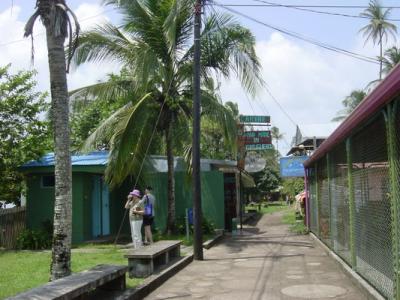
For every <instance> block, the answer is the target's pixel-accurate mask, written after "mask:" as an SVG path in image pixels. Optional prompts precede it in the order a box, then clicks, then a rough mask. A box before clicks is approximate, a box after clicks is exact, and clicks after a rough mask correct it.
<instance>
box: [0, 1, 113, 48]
mask: <svg viewBox="0 0 400 300" xmlns="http://www.w3.org/2000/svg"><path fill="white" fill-rule="evenodd" d="M113 10H114V8H110V9H107V10H105V11H103V12H101V13H98V14H97V15H93V16H90V17H86V18H83V19H81V20H79V22H85V21H87V20H90V19H93V18H96V17H98V16H101V15H102V14H104V13H108V12H110V11H113ZM45 33H46V32H45V31H43V32H39V33H37V34H35V35H33V37H34V38H35V37H38V36H41V35H44V34H45ZM25 41H29V40H28V39H19V40H14V41H10V42H7V43H4V44H0V47H6V46H9V45H12V44H17V43H21V42H25Z"/></svg>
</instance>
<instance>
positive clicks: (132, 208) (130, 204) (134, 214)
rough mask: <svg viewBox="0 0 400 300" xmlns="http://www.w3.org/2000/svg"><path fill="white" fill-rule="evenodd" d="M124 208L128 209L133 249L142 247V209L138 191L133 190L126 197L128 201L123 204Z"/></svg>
mask: <svg viewBox="0 0 400 300" xmlns="http://www.w3.org/2000/svg"><path fill="white" fill-rule="evenodd" d="M125 208H126V209H129V224H130V225H131V235H132V243H133V248H134V249H136V248H139V247H141V246H142V232H141V230H142V223H143V213H144V207H143V202H142V201H140V191H139V190H133V191H132V192H130V193H129V195H128V200H127V201H126V203H125Z"/></svg>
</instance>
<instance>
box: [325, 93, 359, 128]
mask: <svg viewBox="0 0 400 300" xmlns="http://www.w3.org/2000/svg"><path fill="white" fill-rule="evenodd" d="M366 96H367V93H366V92H365V91H363V90H354V91H352V92H351V93H350V95H348V96H346V98H344V100H343V101H342V104H343V106H344V109H342V110H340V111H339V112H338V113H337V116H336V117H335V118H333V119H332V121H333V122H337V121H342V120H344V119H346V117H347V116H348V115H350V114H351V113H352V111H353V110H354V109H355V108H356V107H357V105H358V104H360V103H361V101H362V100H363V99H364V98H365V97H366Z"/></svg>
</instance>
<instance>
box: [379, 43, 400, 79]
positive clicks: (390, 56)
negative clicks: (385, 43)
mask: <svg viewBox="0 0 400 300" xmlns="http://www.w3.org/2000/svg"><path fill="white" fill-rule="evenodd" d="M399 62H400V48H397V47H396V46H393V47H392V48H389V49H387V50H386V51H385V55H384V57H383V58H382V63H383V70H382V72H383V74H385V75H387V74H388V73H389V72H390V71H391V70H392V69H393V68H394V67H395V66H396V65H397V64H398V63H399Z"/></svg>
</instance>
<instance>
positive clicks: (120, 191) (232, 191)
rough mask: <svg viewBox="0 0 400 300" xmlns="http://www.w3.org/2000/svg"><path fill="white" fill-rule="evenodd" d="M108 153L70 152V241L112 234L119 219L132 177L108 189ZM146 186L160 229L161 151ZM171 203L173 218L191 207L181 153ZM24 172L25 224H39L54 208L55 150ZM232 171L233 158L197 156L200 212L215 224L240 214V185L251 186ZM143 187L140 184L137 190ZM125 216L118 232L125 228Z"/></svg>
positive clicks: (163, 212)
mask: <svg viewBox="0 0 400 300" xmlns="http://www.w3.org/2000/svg"><path fill="white" fill-rule="evenodd" d="M107 160H108V152H106V151H100V152H92V153H89V154H86V155H73V156H72V210H73V212H72V241H73V243H80V242H83V241H88V240H93V239H96V238H99V237H104V236H113V235H116V234H117V232H118V229H119V226H120V224H121V222H122V220H123V217H124V214H125V209H124V204H125V201H126V196H127V194H128V193H129V191H131V190H132V188H133V185H134V180H133V178H131V179H128V180H126V181H125V182H124V184H122V185H121V186H120V187H118V188H115V189H113V190H110V189H109V188H108V186H107V184H106V183H105V182H104V170H105V168H106V165H107ZM149 167H150V168H151V171H150V172H147V176H146V180H145V181H146V185H151V186H152V187H153V190H154V195H155V196H156V199H157V201H156V207H155V214H156V216H155V226H156V228H157V229H159V230H161V231H162V230H163V229H164V228H165V224H166V219H167V161H166V158H165V157H163V156H152V157H151V159H150V162H149ZM174 169H175V197H176V200H175V206H176V216H177V218H182V217H183V216H184V215H185V211H186V209H188V208H191V207H192V192H191V181H190V179H189V178H188V177H187V173H186V167H185V164H184V161H183V159H182V158H176V159H175V162H174ZM21 171H22V172H23V173H24V174H25V175H26V183H27V195H26V208H27V210H26V211H27V219H26V222H27V227H28V228H31V229H39V228H40V227H41V226H42V224H43V223H44V222H46V221H48V220H50V221H51V222H52V221H53V212H54V154H53V153H49V154H47V155H45V156H44V157H42V158H41V159H40V160H38V161H31V162H28V163H26V164H24V165H23V166H22V167H21ZM241 178H242V179H241V180H240V179H239V172H238V171H237V167H236V162H235V161H225V160H224V161H222V160H209V159H202V160H201V179H202V208H203V214H204V217H205V218H207V219H208V220H209V221H211V222H212V223H214V224H215V226H216V228H219V229H226V230H230V229H231V220H232V218H234V217H236V216H237V215H238V213H239V207H240V205H239V197H237V195H240V191H239V187H240V186H241V185H242V186H243V187H244V186H252V185H254V181H253V179H252V178H251V177H250V176H249V175H247V174H246V173H241ZM141 190H143V189H141ZM127 219H128V218H125V221H124V224H123V227H122V232H123V233H129V224H128V220H127Z"/></svg>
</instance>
